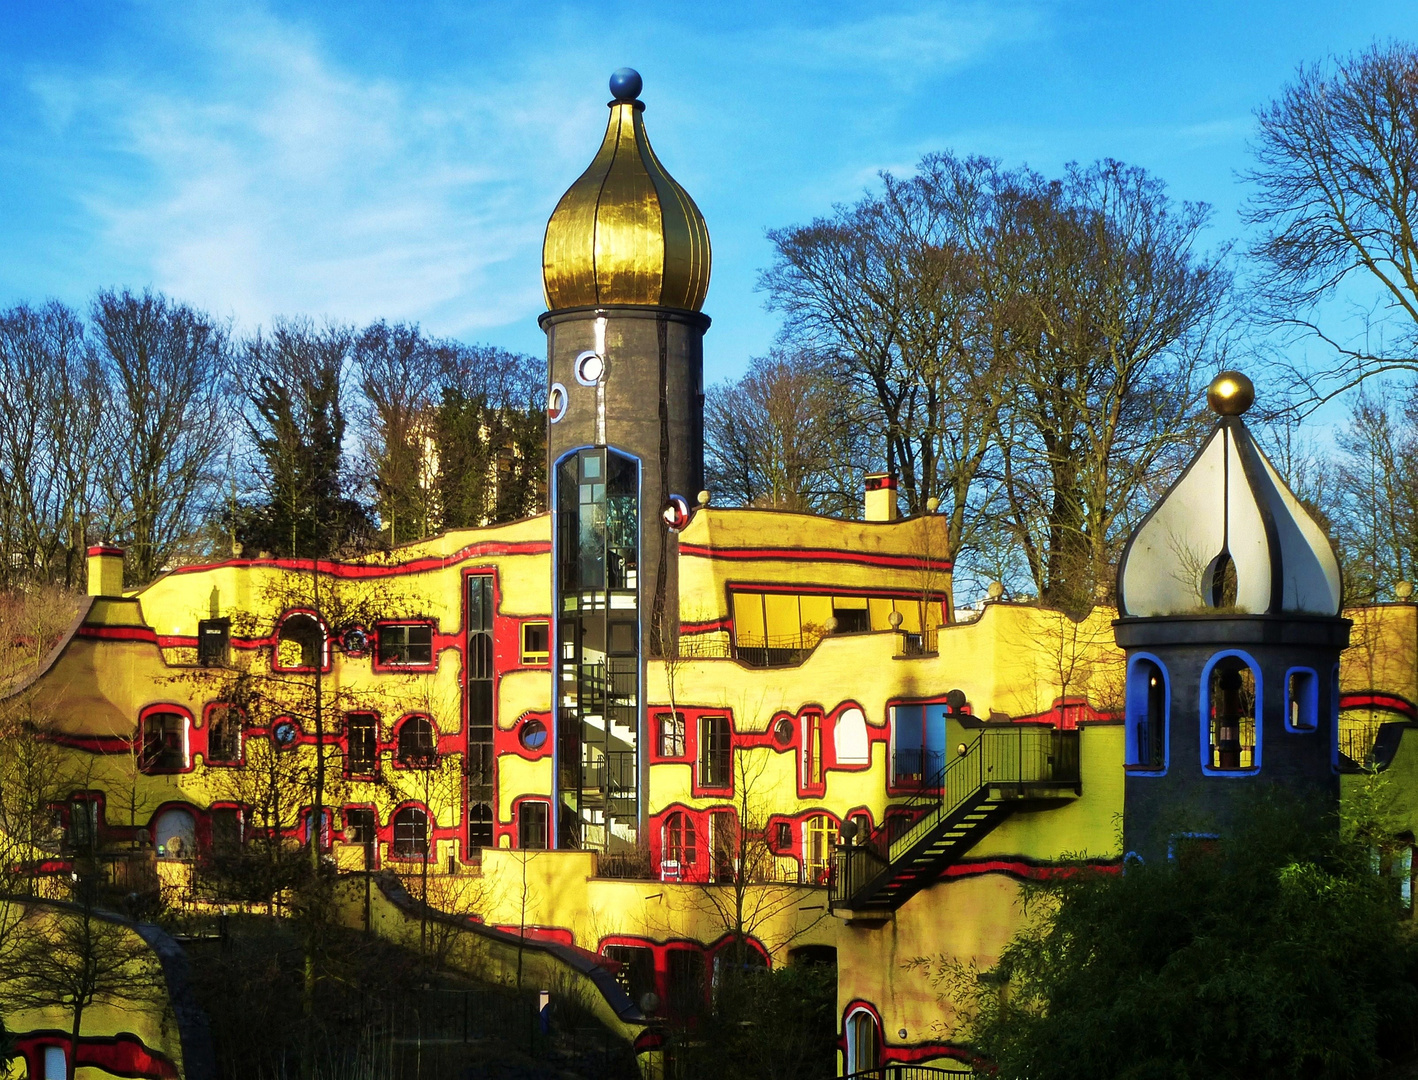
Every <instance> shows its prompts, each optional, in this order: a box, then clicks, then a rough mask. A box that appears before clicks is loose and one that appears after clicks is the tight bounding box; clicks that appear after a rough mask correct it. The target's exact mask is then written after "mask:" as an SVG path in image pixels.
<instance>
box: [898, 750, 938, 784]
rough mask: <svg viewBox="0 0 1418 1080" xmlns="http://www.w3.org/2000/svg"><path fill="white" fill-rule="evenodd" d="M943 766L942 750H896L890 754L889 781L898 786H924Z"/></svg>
mask: <svg viewBox="0 0 1418 1080" xmlns="http://www.w3.org/2000/svg"><path fill="white" fill-rule="evenodd" d="M944 768H945V751H944V750H925V749H920V748H915V749H901V750H897V751H896V752H895V753H894V754H892V755H891V782H892V783H893V784H894V785H895V786H896V787H899V788H924V787H926V786H927V783H928V782H929V781H931V780H934V779H935V778H936V777H937V776H939V775H940V773H941V770H942V769H944Z"/></svg>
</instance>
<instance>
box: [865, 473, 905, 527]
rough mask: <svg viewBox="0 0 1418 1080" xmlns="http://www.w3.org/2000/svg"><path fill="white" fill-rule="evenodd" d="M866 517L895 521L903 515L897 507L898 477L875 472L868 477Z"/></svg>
mask: <svg viewBox="0 0 1418 1080" xmlns="http://www.w3.org/2000/svg"><path fill="white" fill-rule="evenodd" d="M866 487H867V501H866V519H867V520H868V521H895V520H896V519H897V518H899V517H900V516H901V512H900V511H899V510H898V509H897V508H896V477H894V476H888V475H887V474H886V473H873V474H872V475H871V476H868V477H867V480H866Z"/></svg>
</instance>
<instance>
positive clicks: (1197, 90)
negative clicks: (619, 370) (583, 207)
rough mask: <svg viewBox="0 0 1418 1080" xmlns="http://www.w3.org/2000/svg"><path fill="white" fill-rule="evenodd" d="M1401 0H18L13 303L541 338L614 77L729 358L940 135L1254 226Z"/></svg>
mask: <svg viewBox="0 0 1418 1080" xmlns="http://www.w3.org/2000/svg"><path fill="white" fill-rule="evenodd" d="M1389 37H1398V38H1409V39H1412V38H1418V5H1414V4H1412V3H1398V4H1395V3H1393V2H1392V0H1390V2H1387V3H1377V2H1375V3H1370V2H1362V0H1361V2H1347V3H1344V4H1336V3H1334V2H1333V0H1329V2H1326V3H1318V2H1303V0H1300V2H1297V0H1291V2H1289V3H1269V2H1267V3H1236V2H1234V0H1233V2H1230V3H1195V2H1193V3H1186V4H1182V3H1136V2H1134V3H1117V4H1084V3H1065V2H1011V0H1002V2H997V3H951V2H939V0H938V2H899V3H892V2H883V3H878V4H871V5H866V4H862V5H849V4H793V3H778V4H766V3H761V2H760V3H735V2H724V0H720V2H719V3H713V4H709V3H702V2H701V3H697V4H650V3H641V4H612V3H603V4H589V3H587V4H575V5H562V6H557V5H554V4H549V3H538V4H519V3H515V2H502V3H466V2H465V3H457V4H454V3H423V4H416V3H403V4H393V3H385V4H375V3H365V4H360V3H341V4H338V5H337V4H306V5H295V4H279V3H268V4H247V3H231V4H226V3H195V4H194V3H186V4H179V3H142V2H138V3H133V2H121V0H104V2H97V0H95V2H76V0H47V2H43V3H40V2H21V0H7V2H5V3H3V4H0V241H3V242H0V304H3V305H8V304H10V303H12V302H15V301H18V300H38V299H42V298H44V297H48V296H58V297H60V298H61V299H64V300H67V301H69V302H71V303H75V304H80V303H83V302H84V301H85V299H86V298H87V297H88V296H89V295H91V294H92V292H93V291H94V290H95V289H96V288H99V287H104V286H111V285H130V286H135V287H142V286H148V285H151V286H153V287H156V288H159V289H162V290H165V291H167V292H169V293H171V294H173V295H175V296H180V297H182V298H185V299H188V300H191V301H193V302H194V303H197V304H199V305H201V306H204V307H206V308H208V309H209V310H211V311H213V312H214V313H217V314H219V315H222V316H227V317H230V318H232V319H233V320H234V321H235V323H236V324H237V326H238V327H240V328H244V329H250V328H253V327H255V326H257V325H259V324H261V323H262V322H265V321H268V320H269V319H270V318H271V317H273V316H276V315H290V314H301V313H303V314H309V315H313V316H316V317H322V316H329V317H334V318H339V319H347V320H350V321H356V322H363V321H367V320H370V319H374V318H378V317H381V316H383V317H387V318H390V319H406V320H416V321H418V322H421V323H422V324H423V325H424V326H425V327H427V328H428V329H429V330H431V331H433V332H436V333H440V334H448V335H451V336H455V337H459V338H462V339H464V340H467V341H476V342H489V343H493V344H499V345H503V346H507V347H510V348H516V349H522V350H527V351H541V349H542V348H543V347H544V346H543V339H542V336H541V333H540V331H539V330H538V329H537V326H536V317H537V315H538V314H539V313H540V312H541V311H542V300H541V285H540V277H539V267H540V248H541V237H542V229H543V226H544V225H545V222H546V218H547V216H548V215H549V214H550V212H551V209H552V207H553V206H554V205H555V203H556V200H557V198H558V196H559V195H560V194H561V192H562V191H563V190H564V189H565V188H566V187H567V186H568V185H569V184H570V183H571V182H572V180H574V179H575V178H576V176H577V175H578V174H579V173H580V171H581V170H582V169H583V168H584V167H585V165H586V163H587V162H588V161H589V160H590V157H591V154H592V153H593V152H594V150H595V148H596V146H597V145H598V143H599V140H600V138H601V134H602V131H603V128H604V124H605V102H606V100H607V99H608V93H607V90H606V78H607V76H608V75H609V73H610V72H611V71H612V70H613V69H614V68H616V67H618V66H620V65H622V64H628V65H631V66H634V67H636V68H638V69H639V70H640V71H641V73H642V74H643V75H644V78H645V90H644V92H643V94H642V98H643V99H644V100H645V102H646V104H647V106H648V109H647V112H646V123H647V127H648V130H649V132H650V136H651V138H652V140H653V141H654V143H655V146H656V149H657V151H658V153H659V155H660V157H661V159H662V160H663V161H664V163H665V165H666V166H667V167H668V168H669V169H670V171H671V172H672V173H673V174H674V175H675V176H676V177H677V178H678V179H679V181H680V182H681V183H682V184H683V185H684V186H685V187H686V188H687V189H688V190H689V191H690V193H691V194H692V195H693V196H694V197H695V199H696V201H697V202H698V203H699V206H700V208H701V209H702V210H703V212H704V215H705V217H706V218H707V219H708V222H709V229H710V233H711V235H712V238H713V242H714V278H713V284H712V286H711V288H710V292H709V298H708V300H707V302H706V304H705V310H706V311H707V312H708V313H709V314H710V315H711V316H712V317H713V319H714V326H713V329H712V330H711V331H710V334H709V337H708V339H707V341H706V360H707V365H708V375H709V377H710V379H711V380H712V379H716V378H720V377H724V376H728V375H732V374H734V373H736V372H737V371H739V370H741V369H742V368H743V366H744V365H745V364H746V363H747V360H748V358H749V357H751V356H754V355H758V354H761V353H763V352H765V351H766V350H767V349H768V348H769V346H770V345H771V344H772V341H773V337H774V333H775V331H776V329H777V320H776V317H775V316H774V315H773V314H771V313H769V312H766V311H764V309H763V297H762V295H761V294H759V293H757V292H755V290H754V285H755V281H756V277H757V273H758V271H759V270H760V269H761V268H762V267H763V266H764V265H765V264H766V262H767V261H768V258H769V247H768V244H767V242H766V240H765V239H764V230H765V229H768V228H772V227H775V226H782V225H787V224H792V223H794V222H801V221H806V220H808V219H810V218H811V217H813V216H815V215H817V214H821V213H823V212H825V211H827V210H828V209H829V208H830V207H831V205H832V204H833V203H834V202H840V201H850V200H852V199H854V198H856V197H857V196H858V195H859V194H860V193H861V192H862V190H863V189H864V188H865V187H866V186H867V185H870V184H871V183H872V182H873V180H874V178H875V175H876V173H877V171H878V170H880V169H890V170H896V171H907V170H909V169H910V168H911V166H912V163H913V162H914V161H915V160H916V159H917V158H918V157H919V156H920V155H921V154H922V153H924V152H927V151H930V150H936V149H944V148H951V149H954V150H956V151H959V152H962V153H984V154H989V155H994V156H998V157H1002V158H1004V159H1005V160H1006V161H1008V162H1010V163H1020V162H1028V163H1029V164H1031V165H1033V166H1035V167H1036V168H1039V169H1042V170H1044V171H1054V170H1057V169H1058V168H1059V167H1060V166H1061V165H1062V164H1063V163H1064V162H1066V161H1069V160H1075V159H1076V160H1081V161H1087V160H1092V159H1094V158H1098V157H1101V156H1112V157H1117V158H1120V159H1122V160H1124V161H1128V162H1131V163H1136V164H1140V165H1143V166H1145V167H1147V168H1148V169H1150V170H1153V171H1154V172H1156V173H1157V174H1158V175H1160V176H1161V177H1163V178H1164V179H1165V180H1166V181H1167V182H1168V183H1169V185H1170V186H1171V190H1172V192H1173V194H1174V195H1176V196H1177V197H1179V198H1185V199H1194V200H1203V201H1206V202H1209V203H1211V204H1213V205H1214V207H1215V209H1216V219H1215V227H1214V229H1213V238H1214V241H1215V242H1217V243H1220V242H1222V241H1224V240H1227V239H1231V238H1233V237H1236V236H1237V235H1238V234H1239V232H1240V224H1239V222H1238V219H1237V209H1238V207H1239V205H1240V203H1241V200H1242V198H1243V197H1244V188H1243V186H1242V185H1241V184H1239V183H1238V181H1237V176H1236V174H1237V172H1238V171H1239V170H1242V169H1244V168H1245V167H1246V165H1247V152H1246V140H1247V138H1248V136H1249V133H1250V130H1251V126H1252V115H1251V114H1252V110H1253V109H1255V108H1256V107H1257V106H1258V105H1260V104H1261V103H1262V102H1264V101H1265V100H1266V99H1267V98H1268V97H1269V96H1271V95H1273V94H1274V93H1275V92H1276V91H1277V90H1278V89H1279V88H1280V87H1281V85H1282V84H1283V83H1284V82H1285V81H1286V80H1287V79H1288V78H1289V77H1290V75H1291V74H1292V73H1293V72H1294V70H1295V68H1296V66H1297V65H1298V64H1299V63H1301V62H1302V61H1308V60H1317V59H1320V58H1322V57H1324V56H1325V55H1326V54H1328V53H1331V52H1347V51H1349V50H1351V49H1354V48H1358V47H1361V46H1363V45H1365V44H1367V43H1369V42H1370V41H1372V40H1374V39H1375V38H1389Z"/></svg>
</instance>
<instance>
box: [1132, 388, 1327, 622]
mask: <svg viewBox="0 0 1418 1080" xmlns="http://www.w3.org/2000/svg"><path fill="white" fill-rule="evenodd" d="M1254 397H1255V390H1254V388H1253V387H1252V385H1251V381H1250V380H1249V379H1248V378H1246V377H1245V376H1244V375H1242V374H1241V373H1240V372H1236V371H1226V372H1222V373H1221V374H1220V375H1218V376H1217V377H1216V378H1215V379H1214V380H1213V381H1212V383H1211V387H1210V389H1209V391H1208V393H1207V400H1208V401H1209V402H1210V404H1211V407H1212V409H1213V410H1214V411H1216V412H1217V413H1219V414H1220V419H1218V420H1217V422H1216V426H1215V427H1214V428H1213V429H1212V431H1211V434H1210V436H1208V437H1207V440H1206V442H1205V443H1204V444H1203V445H1202V448H1201V451H1200V452H1199V453H1198V454H1197V455H1196V457H1195V458H1193V459H1192V462H1191V464H1190V465H1188V466H1187V468H1186V471H1185V472H1183V473H1182V475H1181V477H1180V478H1179V479H1178V480H1177V482H1176V483H1175V484H1173V485H1172V487H1171V488H1170V489H1169V490H1168V491H1167V493H1166V494H1165V495H1164V496H1163V497H1162V501H1161V502H1159V503H1158V504H1157V505H1156V506H1154V507H1153V508H1152V510H1151V512H1150V513H1148V515H1147V516H1146V517H1145V518H1143V520H1142V523H1141V524H1140V525H1139V526H1138V527H1137V529H1136V530H1134V532H1133V534H1132V536H1131V537H1130V538H1129V539H1128V542H1127V546H1126V547H1125V548H1124V549H1123V557H1122V560H1121V562H1120V563H1119V565H1118V608H1119V611H1120V613H1121V614H1123V615H1127V616H1152V615H1182V614H1197V613H1205V612H1207V611H1216V612H1217V613H1218V614H1219V613H1220V612H1221V611H1229V612H1235V613H1240V614H1252V615H1274V614H1280V613H1282V612H1284V613H1293V614H1307V615H1331V616H1332V615H1336V614H1338V613H1339V608H1340V603H1341V599H1342V597H1341V592H1340V577H1339V563H1338V561H1337V560H1336V559H1335V557H1334V549H1333V548H1332V547H1331V546H1330V543H1329V540H1328V539H1327V538H1326V537H1325V534H1324V531H1323V530H1322V529H1321V528H1320V527H1319V525H1317V524H1316V523H1315V520H1314V519H1313V518H1312V517H1310V515H1309V513H1308V512H1306V510H1305V508H1304V507H1303V506H1301V505H1300V500H1299V499H1297V498H1296V497H1295V493H1294V492H1293V491H1291V490H1290V489H1289V488H1288V487H1287V486H1286V485H1285V481H1284V480H1282V479H1281V478H1280V474H1279V473H1278V472H1276V470H1275V466H1273V465H1272V464H1271V463H1270V461H1269V460H1268V459H1267V458H1266V456H1265V454H1264V453H1262V452H1261V449H1260V447H1258V446H1257V445H1256V443H1255V440H1254V439H1252V438H1251V434H1250V431H1249V430H1247V428H1246V425H1245V422H1244V421H1243V420H1242V419H1241V415H1242V414H1243V413H1244V412H1245V411H1246V410H1247V409H1248V408H1250V405H1251V402H1252V401H1253V400H1254Z"/></svg>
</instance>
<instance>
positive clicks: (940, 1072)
mask: <svg viewBox="0 0 1418 1080" xmlns="http://www.w3.org/2000/svg"><path fill="white" fill-rule="evenodd" d="M976 1075H977V1074H976V1072H975V1070H974V1069H971V1068H969V1067H968V1066H965V1065H959V1066H948V1067H944V1068H942V1067H941V1066H939V1065H912V1064H910V1063H908V1062H891V1063H890V1064H887V1065H878V1066H876V1067H875V1068H872V1069H859V1070H858V1071H857V1072H854V1073H848V1074H847V1075H846V1076H843V1077H841V1080H938V1078H939V1077H943V1076H954V1077H961V1076H964V1077H971V1078H973V1077H974V1076H976Z"/></svg>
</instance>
